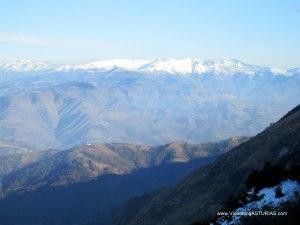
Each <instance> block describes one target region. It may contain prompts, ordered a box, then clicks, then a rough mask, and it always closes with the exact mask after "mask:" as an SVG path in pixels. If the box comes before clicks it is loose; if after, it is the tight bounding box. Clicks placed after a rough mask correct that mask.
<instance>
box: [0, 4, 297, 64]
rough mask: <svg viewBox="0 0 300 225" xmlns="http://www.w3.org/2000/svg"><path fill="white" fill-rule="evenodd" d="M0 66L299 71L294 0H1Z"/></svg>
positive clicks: (295, 5)
mask: <svg viewBox="0 0 300 225" xmlns="http://www.w3.org/2000/svg"><path fill="white" fill-rule="evenodd" d="M0 28H1V30H0V59H1V60H9V59H16V58H28V59H40V60H52V61H59V62H64V61H65V62H72V61H73V62H78V61H84V62H85V61H90V60H96V59H111V58H153V57H175V58H183V57H194V58H200V59H210V58H236V59H240V60H242V61H245V62H248V63H254V64H259V65H270V66H276V67H295V66H298V67H300V1H299V0H294V1H292V0H244V1H243V0H236V1H233V0H223V1H221V0H219V1H218V0H202V1H201V0H147V1H146V0H106V1H105V0H103V1H101V0H98V1H96V0H94V1H93V0H42V1H41V0H0Z"/></svg>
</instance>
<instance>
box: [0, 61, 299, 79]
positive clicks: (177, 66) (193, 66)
mask: <svg viewBox="0 0 300 225" xmlns="http://www.w3.org/2000/svg"><path fill="white" fill-rule="evenodd" d="M116 68H119V69H122V70H126V71H133V72H138V73H146V74H160V73H167V74H173V75H176V74H179V75H190V74H204V73H214V74H222V75H232V74H237V73H241V74H246V75H249V76H253V75H255V74H259V73H264V72H269V73H272V74H273V75H286V76H288V75H293V74H294V73H295V72H296V73H298V72H299V71H300V69H297V68H296V69H293V70H283V69H275V68H268V67H262V66H254V65H250V64H246V63H243V62H241V61H239V60H236V59H225V60H222V59H213V60H199V59H193V58H185V59H172V58H156V59H112V60H101V61H95V62H90V63H86V64H75V65H62V66H58V65H55V64H53V63H49V62H42V61H30V60H17V61H14V62H2V63H1V62H0V70H4V71H15V72H43V71H59V72H70V71H89V72H106V71H110V70H113V69H116ZM297 71H298V72H297Z"/></svg>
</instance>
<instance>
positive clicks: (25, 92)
mask: <svg viewBox="0 0 300 225" xmlns="http://www.w3.org/2000/svg"><path fill="white" fill-rule="evenodd" d="M299 71H300V70H299V69H297V68H296V69H295V68H294V69H291V70H283V69H274V68H267V67H260V66H254V65H249V64H246V63H243V62H240V61H238V60H197V59H191V58H188V59H181V60H178V59H170V58H164V59H153V60H129V59H116V60H108V61H96V62H91V63H87V64H76V65H75V64H74V65H56V64H54V63H48V62H39V61H29V60H19V61H14V62H0V81H1V84H0V148H1V149H3V151H2V152H6V153H7V152H19V151H21V152H24V151H31V150H45V149H50V148H59V149H65V148H69V147H73V146H77V145H79V144H88V143H103V142H105V143H108V142H123V143H129V142H130V143H140V144H156V145H157V144H165V143H169V142H172V141H176V140H180V141H187V142H189V143H200V142H207V141H218V140H221V139H225V138H229V137H232V136H250V135H254V134H256V133H257V132H259V131H261V130H262V129H263V128H265V127H266V126H268V125H269V124H270V123H272V122H274V121H275V120H276V119H278V118H280V117H281V116H282V115H283V114H284V113H285V112H286V111H288V110H290V109H291V108H292V107H294V106H295V105H297V104H299V96H300V88H299V87H300V72H299Z"/></svg>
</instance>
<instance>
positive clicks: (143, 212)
mask: <svg viewBox="0 0 300 225" xmlns="http://www.w3.org/2000/svg"><path fill="white" fill-rule="evenodd" d="M299 140H300V106H298V107H296V108H295V109H293V110H292V111H290V112H289V113H288V114H287V115H286V116H284V117H283V118H282V119H280V120H279V121H278V122H277V123H275V124H273V125H271V126H270V127H268V128H267V129H266V130H264V131H263V132H261V133H260V134H258V135H257V136H255V137H253V138H251V139H250V140H248V141H247V142H245V143H243V144H241V145H240V146H238V147H236V148H234V149H233V150H232V151H230V152H228V153H226V154H224V155H223V156H221V157H220V158H219V159H218V160H217V161H215V162H214V163H212V164H210V165H208V166H205V167H203V168H201V169H199V170H198V171H196V172H194V173H192V174H191V175H190V176H188V177H187V178H186V179H184V180H183V181H182V182H180V183H178V184H176V185H174V186H171V187H169V188H165V189H162V190H161V191H157V192H155V193H151V194H148V195H145V196H143V197H141V198H136V199H134V200H131V201H129V202H128V203H127V204H126V205H125V206H124V207H122V208H121V209H120V210H119V211H118V212H117V213H115V215H114V218H113V222H112V224H115V225H121V224H122V225H126V224H128V225H129V224H130V225H133V224H134V225H136V224H139V225H152V224H156V225H169V224H170V225H171V224H172V225H177V224H178V225H179V224H180V225H185V224H186V225H188V224H191V223H193V222H195V221H203V220H207V219H210V218H213V217H215V216H216V211H217V210H220V209H221V208H222V206H223V204H224V202H225V201H226V200H227V199H228V197H229V196H230V195H232V194H236V193H239V192H240V191H241V190H242V189H243V186H244V182H245V179H246V178H247V176H248V175H249V173H251V172H252V171H253V170H254V169H257V170H261V169H262V168H263V166H264V165H265V163H266V162H272V163H273V164H275V165H280V166H282V167H284V168H290V167H291V166H299V165H300V161H299V159H300V142H299Z"/></svg>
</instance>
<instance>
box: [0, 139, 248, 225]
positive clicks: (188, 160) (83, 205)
mask: <svg viewBox="0 0 300 225" xmlns="http://www.w3.org/2000/svg"><path fill="white" fill-rule="evenodd" d="M243 141H245V138H231V139H229V140H226V141H222V142H218V143H204V144H197V145H190V144H187V143H183V142H176V143H171V144H167V145H164V146H157V147H153V146H148V145H134V144H90V145H85V146H80V147H76V148H73V149H70V150H66V151H60V152H53V151H51V152H50V153H49V152H45V153H43V155H40V156H39V158H37V156H36V154H37V153H29V154H27V156H26V157H25V156H24V155H25V154H23V155H12V156H5V157H6V158H4V159H1V158H0V162H1V163H2V164H3V165H6V166H4V167H0V169H3V168H4V169H6V170H4V171H3V174H4V175H3V177H2V179H1V183H2V185H0V187H1V198H2V199H1V200H0V223H1V224H2V223H4V224H7V225H8V224H28V223H29V224H32V225H33V224H51V225H54V224H77V223H79V221H87V220H88V219H89V218H93V219H94V218H97V219H99V220H101V221H103V220H104V218H105V216H104V214H106V213H107V212H109V211H110V210H111V209H113V208H114V207H116V206H118V205H120V204H121V203H123V202H125V201H126V200H127V199H129V198H131V197H134V196H138V195H142V194H144V193H145V192H149V191H152V190H155V189H157V188H159V187H162V186H165V185H168V184H172V183H174V182H176V181H178V180H180V179H181V178H183V177H184V176H186V175H187V174H188V173H190V172H191V171H193V170H195V169H196V168H198V167H199V166H203V165H205V164H207V163H210V162H212V161H214V160H215V159H216V157H218V156H219V155H220V154H223V153H224V152H227V151H228V150H229V149H230V148H232V147H234V146H237V145H238V144H240V143H241V142H243ZM40 154H41V153H40ZM13 158H15V160H12V159H13ZM28 158H30V160H31V162H32V163H28V161H30V160H26V159H28ZM16 162H22V163H23V166H21V165H20V168H19V169H14V170H12V169H11V170H10V171H8V169H7V168H12V167H13V166H14V165H15V163H16ZM26 163H28V165H27V166H25V164H26ZM20 164H21V163H20ZM18 166H19V165H18Z"/></svg>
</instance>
